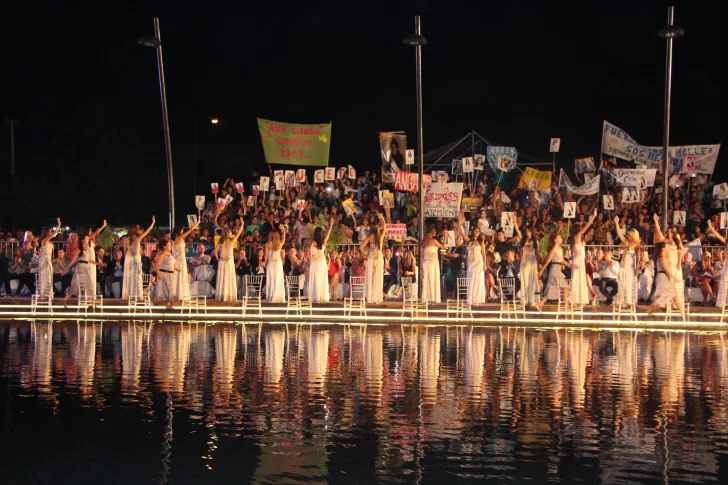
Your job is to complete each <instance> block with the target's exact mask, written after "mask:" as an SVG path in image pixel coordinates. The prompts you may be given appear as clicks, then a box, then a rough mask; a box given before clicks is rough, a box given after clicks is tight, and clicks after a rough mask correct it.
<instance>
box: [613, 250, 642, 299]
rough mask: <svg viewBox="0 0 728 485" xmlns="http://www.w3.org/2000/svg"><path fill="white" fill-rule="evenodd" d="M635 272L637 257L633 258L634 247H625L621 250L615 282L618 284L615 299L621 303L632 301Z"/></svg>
mask: <svg viewBox="0 0 728 485" xmlns="http://www.w3.org/2000/svg"><path fill="white" fill-rule="evenodd" d="M636 272H637V258H635V251H634V249H626V248H625V250H624V251H623V252H622V260H621V261H620V262H619V275H618V276H617V284H618V285H619V287H618V291H619V294H618V295H617V299H618V301H621V302H622V304H623V305H632V304H633V303H634V296H635V293H634V285H635V274H636Z"/></svg>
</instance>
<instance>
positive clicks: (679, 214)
mask: <svg viewBox="0 0 728 485" xmlns="http://www.w3.org/2000/svg"><path fill="white" fill-rule="evenodd" d="M672 225H673V226H681V227H685V211H675V212H673V213H672Z"/></svg>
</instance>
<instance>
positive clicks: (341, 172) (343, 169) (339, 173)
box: [336, 167, 348, 180]
mask: <svg viewBox="0 0 728 485" xmlns="http://www.w3.org/2000/svg"><path fill="white" fill-rule="evenodd" d="M347 172H348V169H347V168H346V167H339V170H337V171H336V178H337V179H338V180H344V178H345V177H346V174H347Z"/></svg>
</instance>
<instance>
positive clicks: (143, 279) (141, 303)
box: [129, 274, 152, 315]
mask: <svg viewBox="0 0 728 485" xmlns="http://www.w3.org/2000/svg"><path fill="white" fill-rule="evenodd" d="M151 281H152V275H149V274H140V275H137V281H136V291H135V292H134V293H135V295H130V296H129V306H130V307H131V310H132V313H133V314H134V315H136V312H137V308H142V310H143V311H144V313H147V312H149V313H152V299H151V297H150V296H149V283H150V282H151Z"/></svg>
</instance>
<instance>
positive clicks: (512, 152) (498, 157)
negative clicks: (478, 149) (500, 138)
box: [486, 146, 518, 171]
mask: <svg viewBox="0 0 728 485" xmlns="http://www.w3.org/2000/svg"><path fill="white" fill-rule="evenodd" d="M486 154H487V158H488V164H489V165H490V168H492V169H496V168H497V169H498V170H503V171H509V170H511V169H512V168H513V167H515V166H516V162H517V161H518V150H516V149H515V148H514V147H494V146H488V149H487V151H486Z"/></svg>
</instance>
